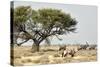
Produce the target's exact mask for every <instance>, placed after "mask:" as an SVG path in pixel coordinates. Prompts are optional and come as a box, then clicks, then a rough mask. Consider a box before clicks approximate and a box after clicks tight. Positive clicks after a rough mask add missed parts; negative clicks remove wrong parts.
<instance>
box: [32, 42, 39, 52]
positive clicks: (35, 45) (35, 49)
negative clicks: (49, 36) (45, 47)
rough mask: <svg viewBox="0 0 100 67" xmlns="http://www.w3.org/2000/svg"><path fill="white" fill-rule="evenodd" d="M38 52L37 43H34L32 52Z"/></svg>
mask: <svg viewBox="0 0 100 67" xmlns="http://www.w3.org/2000/svg"><path fill="white" fill-rule="evenodd" d="M36 51H37V52H39V44H38V43H35V44H33V45H32V52H36Z"/></svg>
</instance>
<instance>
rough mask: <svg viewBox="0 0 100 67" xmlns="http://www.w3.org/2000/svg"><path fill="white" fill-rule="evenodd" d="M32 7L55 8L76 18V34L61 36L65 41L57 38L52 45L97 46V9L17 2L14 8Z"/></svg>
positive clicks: (93, 7) (81, 6) (92, 7)
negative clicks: (77, 44)
mask: <svg viewBox="0 0 100 67" xmlns="http://www.w3.org/2000/svg"><path fill="white" fill-rule="evenodd" d="M17 6H31V7H32V8H33V9H40V8H55V9H61V10H62V11H64V12H66V13H70V14H71V16H72V17H74V18H76V20H77V21H78V25H77V26H76V27H77V30H76V32H77V33H70V34H68V35H63V36H60V37H61V38H62V39H63V40H62V41H59V40H58V39H56V38H53V39H52V40H51V43H52V44H76V43H85V42H86V41H87V42H88V43H93V44H94V43H96V44H97V7H96V6H84V5H71V4H55V3H54V4H52V3H37V2H28V1H27V2H25V1H15V2H14V7H17Z"/></svg>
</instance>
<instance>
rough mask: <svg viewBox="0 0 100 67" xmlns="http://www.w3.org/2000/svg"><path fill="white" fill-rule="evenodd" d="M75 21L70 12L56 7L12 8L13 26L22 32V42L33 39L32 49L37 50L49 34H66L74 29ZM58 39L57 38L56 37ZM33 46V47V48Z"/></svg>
mask: <svg viewBox="0 0 100 67" xmlns="http://www.w3.org/2000/svg"><path fill="white" fill-rule="evenodd" d="M76 24H77V21H76V20H75V19H73V18H72V17H71V16H70V14H66V13H64V12H62V11H61V10H58V9H51V8H44V9H38V10H33V9H31V7H29V6H26V7H25V6H20V7H17V8H15V9H14V26H15V27H16V29H17V30H19V32H23V33H24V34H23V36H24V37H23V38H24V39H25V41H24V42H22V43H20V44H18V45H21V44H23V43H25V42H27V41H28V40H29V39H32V40H33V41H34V45H33V47H32V49H33V51H39V45H40V43H41V42H42V41H43V40H48V38H49V37H50V36H56V37H57V38H58V35H63V34H68V33H70V32H74V31H75V30H76V27H75V26H76ZM58 39H59V38H58ZM34 47H35V48H34Z"/></svg>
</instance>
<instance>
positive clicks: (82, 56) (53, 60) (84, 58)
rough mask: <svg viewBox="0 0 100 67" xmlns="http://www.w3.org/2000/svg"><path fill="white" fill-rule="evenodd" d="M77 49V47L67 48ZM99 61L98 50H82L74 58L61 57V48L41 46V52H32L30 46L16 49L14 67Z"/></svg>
mask: <svg viewBox="0 0 100 67" xmlns="http://www.w3.org/2000/svg"><path fill="white" fill-rule="evenodd" d="M67 47H68V48H77V46H67ZM91 61H97V50H96V49H93V50H80V51H77V52H76V53H75V56H74V57H71V56H70V55H68V56H66V57H62V56H61V51H59V46H41V47H40V52H35V53H32V52H31V47H30V46H20V47H14V61H13V62H14V65H15V66H16V65H34V64H59V63H77V62H91Z"/></svg>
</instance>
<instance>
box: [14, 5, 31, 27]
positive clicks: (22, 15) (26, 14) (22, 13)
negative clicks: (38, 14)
mask: <svg viewBox="0 0 100 67" xmlns="http://www.w3.org/2000/svg"><path fill="white" fill-rule="evenodd" d="M30 12H31V8H30V6H27V7H25V6H20V7H17V8H15V9H14V24H16V25H19V24H23V23H25V22H26V21H27V20H28V19H29V18H30Z"/></svg>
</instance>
